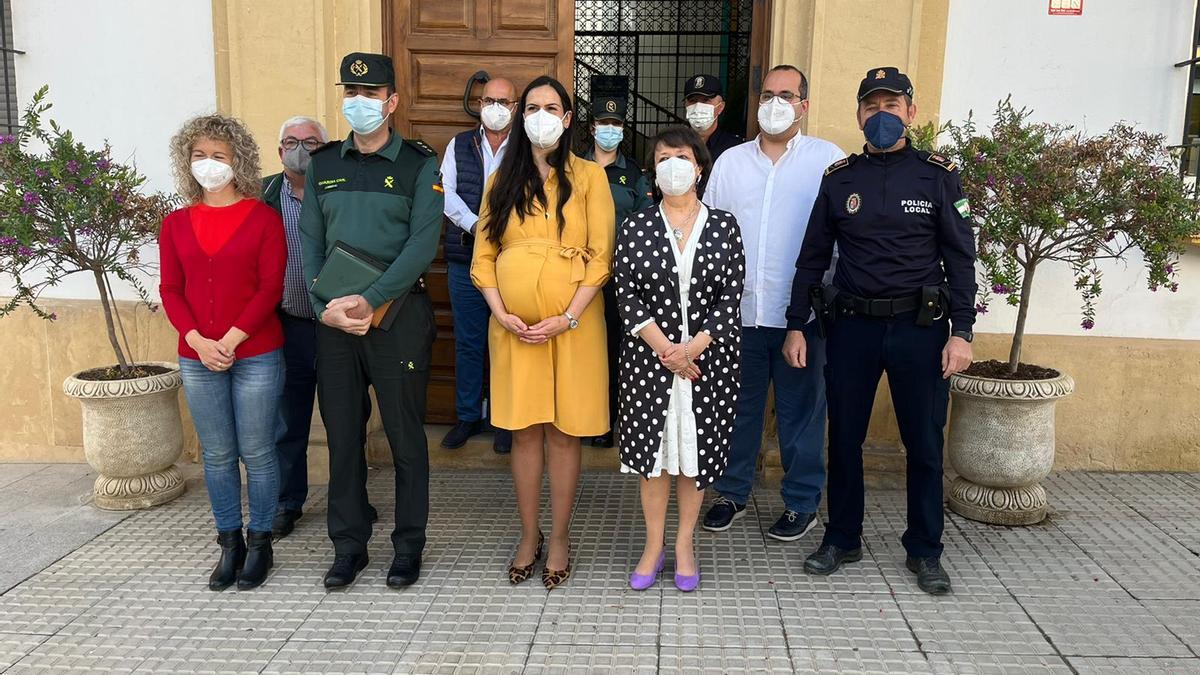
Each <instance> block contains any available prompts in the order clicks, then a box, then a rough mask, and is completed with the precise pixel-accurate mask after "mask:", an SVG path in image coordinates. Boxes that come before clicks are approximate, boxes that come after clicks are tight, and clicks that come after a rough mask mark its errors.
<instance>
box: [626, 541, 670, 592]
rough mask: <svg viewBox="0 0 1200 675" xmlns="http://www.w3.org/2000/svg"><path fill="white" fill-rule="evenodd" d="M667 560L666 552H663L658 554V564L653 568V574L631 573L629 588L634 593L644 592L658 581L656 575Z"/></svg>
mask: <svg viewBox="0 0 1200 675" xmlns="http://www.w3.org/2000/svg"><path fill="white" fill-rule="evenodd" d="M666 560H667V551H666V549H664V550H663V552H662V553H660V554H658V564H657V565H655V566H654V574H638V573H637V572H633V573H631V574H630V575H629V587H630V588H632V589H633V590H635V591H644V590H646V589H647V588H650V587H651V586H653V585H654V582H656V581H658V575H659V573H660V572H662V570H663V564H664V563H665V562H666Z"/></svg>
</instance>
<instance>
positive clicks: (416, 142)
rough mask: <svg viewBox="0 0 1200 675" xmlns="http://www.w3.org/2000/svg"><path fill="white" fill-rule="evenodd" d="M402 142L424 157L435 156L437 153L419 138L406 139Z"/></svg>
mask: <svg viewBox="0 0 1200 675" xmlns="http://www.w3.org/2000/svg"><path fill="white" fill-rule="evenodd" d="M404 142H405V143H407V144H409V145H411V146H412V147H413V149H415V150H416V151H417V152H419V153H421V154H422V155H424V156H425V157H432V156H434V155H436V154H437V152H436V151H435V150H434V149H433V148H431V147H429V144H428V143H426V142H425V141H422V140H421V139H419V138H406V139H404Z"/></svg>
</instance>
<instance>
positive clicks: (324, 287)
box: [309, 241, 404, 330]
mask: <svg viewBox="0 0 1200 675" xmlns="http://www.w3.org/2000/svg"><path fill="white" fill-rule="evenodd" d="M387 268H388V266H387V265H386V264H385V263H384V262H383V261H382V260H379V259H378V258H376V257H374V256H372V255H370V254H368V253H364V252H362V251H360V250H359V249H356V248H354V247H353V246H350V245H349V244H345V243H343V242H341V241H337V242H334V244H333V250H332V251H330V252H329V255H328V256H327V257H326V258H325V264H324V265H323V266H322V267H321V271H320V272H319V273H318V274H317V277H316V278H315V279H313V282H312V285H311V286H309V290H310V291H311V292H312V294H313V295H315V296H317V297H318V298H320V299H321V301H322V302H329V301H330V300H333V299H334V298H340V297H342V296H344V295H361V294H362V293H363V291H365V290H367V289H368V288H370V287H371V284H373V283H375V280H376V279H378V278H379V277H381V276H383V273H384V272H386V271H387ZM397 300H400V302H395V301H391V302H387V303H384V305H383V306H382V307H377V308H376V309H375V317H374V319H373V321H372V322H371V325H373V326H375V327H377V328H382V329H383V330H387V329H388V328H391V325H392V322H393V321H395V319H396V313H397V310H399V309H400V305H402V304H403V300H404V298H397Z"/></svg>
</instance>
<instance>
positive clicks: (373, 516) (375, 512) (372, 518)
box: [367, 504, 379, 525]
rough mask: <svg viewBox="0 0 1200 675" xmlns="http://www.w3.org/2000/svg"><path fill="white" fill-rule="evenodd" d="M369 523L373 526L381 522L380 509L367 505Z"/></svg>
mask: <svg viewBox="0 0 1200 675" xmlns="http://www.w3.org/2000/svg"><path fill="white" fill-rule="evenodd" d="M367 521H368V522H370V523H371V524H372V525H374V524H375V523H378V522H379V509H377V508H375V507H374V506H372V505H371V504H367Z"/></svg>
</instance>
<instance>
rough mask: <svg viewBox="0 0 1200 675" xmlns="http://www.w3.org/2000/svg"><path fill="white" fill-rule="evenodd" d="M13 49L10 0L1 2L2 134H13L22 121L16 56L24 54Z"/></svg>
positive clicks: (0, 84)
mask: <svg viewBox="0 0 1200 675" xmlns="http://www.w3.org/2000/svg"><path fill="white" fill-rule="evenodd" d="M23 53H24V52H21V51H18V50H17V49H15V48H14V47H13V31H12V7H11V3H10V2H9V0H0V59H3V63H2V64H0V106H2V107H0V133H4V134H13V133H16V131H17V126H18V125H19V124H20V121H21V111H20V110H19V109H18V108H17V64H16V58H15V57H16V55H17V54H23Z"/></svg>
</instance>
